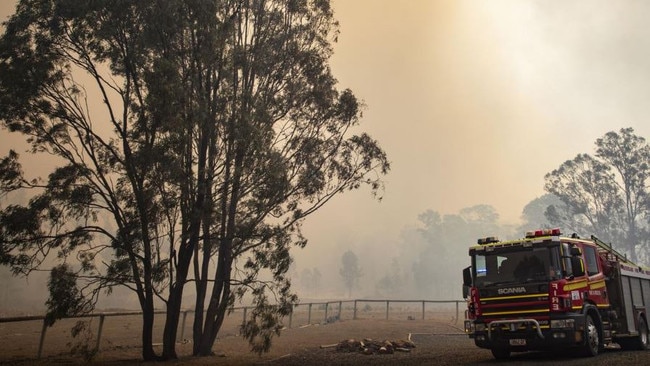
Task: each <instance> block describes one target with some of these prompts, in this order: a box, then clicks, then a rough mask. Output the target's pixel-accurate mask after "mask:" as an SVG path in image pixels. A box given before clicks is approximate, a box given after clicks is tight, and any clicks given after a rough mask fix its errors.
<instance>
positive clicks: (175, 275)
mask: <svg viewBox="0 0 650 366" xmlns="http://www.w3.org/2000/svg"><path fill="white" fill-rule="evenodd" d="M337 34H338V29H337V23H336V21H335V20H334V17H333V12H332V9H331V8H330V4H329V1H323V0H319V1H244V0H238V1H234V0H231V1H191V0H170V1H162V0H143V1H135V0H131V1H129V0H105V1H93V2H83V3H77V2H72V1H66V0H58V1H50V0H47V1H46V0H23V1H21V2H20V3H19V5H18V8H17V12H16V14H15V15H14V16H12V17H11V18H10V19H9V21H8V22H7V24H6V32H5V34H3V35H2V38H1V39H0V121H2V124H3V126H5V127H6V128H7V129H9V130H10V131H12V132H16V133H20V134H22V135H24V136H26V137H27V138H28V141H29V143H30V144H31V147H32V152H33V153H36V154H44V155H51V156H54V157H56V160H53V161H54V162H55V163H54V164H57V165H58V166H56V167H54V168H53V170H52V173H51V174H50V175H49V176H48V178H47V181H45V182H43V181H42V180H39V179H33V180H32V179H29V178H27V177H25V176H24V173H23V172H22V169H21V166H20V164H19V157H18V154H16V153H14V152H11V153H10V155H9V156H7V157H6V158H4V159H3V160H2V165H1V166H0V168H2V173H1V174H0V178H2V185H1V187H2V189H3V192H4V193H7V192H16V191H21V190H27V191H29V192H31V194H32V198H31V200H30V201H29V203H27V204H22V205H21V204H18V203H14V204H10V205H7V206H6V207H2V212H1V213H0V220H1V221H0V230H2V252H1V253H0V255H1V256H0V258H1V260H2V262H3V263H7V264H10V265H12V266H13V268H14V269H15V270H16V271H23V272H29V271H30V270H32V269H34V268H37V267H39V266H40V265H41V264H42V263H43V261H44V260H46V258H47V259H48V260H50V259H49V258H50V257H51V255H50V253H52V254H57V256H56V259H58V260H59V262H61V265H62V266H63V267H60V268H59V269H58V270H56V271H53V272H52V273H53V275H58V276H73V277H74V278H75V280H77V284H78V286H80V288H77V287H76V286H71V285H70V283H69V282H68V281H58V282H54V283H64V284H65V286H59V287H58V288H59V290H60V289H61V288H63V289H68V290H67V291H68V292H70V294H72V295H74V296H73V297H72V298H73V299H78V301H77V303H76V304H68V305H66V306H67V307H68V310H67V311H68V312H69V311H71V310H75V309H76V310H78V309H86V308H87V307H86V306H81V305H83V304H80V303H82V302H83V301H87V300H88V296H90V298H91V299H96V298H97V296H98V293H99V291H100V290H101V289H102V288H107V289H110V288H112V287H113V286H116V285H123V286H127V287H129V288H131V289H133V290H134V291H135V292H136V294H137V296H138V299H139V300H140V306H141V307H142V310H143V334H142V337H143V338H142V339H143V357H144V358H145V359H155V358H157V357H158V356H157V355H156V354H155V352H154V351H153V348H152V326H153V320H154V311H153V310H154V299H159V300H160V301H162V302H164V303H165V305H166V309H167V311H166V322H165V330H164V336H163V354H162V358H165V359H168V358H175V357H176V350H175V341H176V329H177V327H178V320H179V312H180V310H181V306H182V305H183V304H182V300H183V293H184V292H183V291H184V289H185V286H186V284H187V283H188V282H192V283H193V284H194V287H195V289H196V294H197V297H196V302H195V303H194V304H193V308H194V310H195V312H196V313H195V314H196V317H195V320H194V326H193V330H194V335H193V336H194V342H193V344H194V354H196V355H206V354H210V353H211V348H212V346H213V344H214V342H215V340H216V337H217V334H218V332H219V330H220V327H221V324H222V322H223V320H224V318H225V316H226V315H227V312H228V310H229V309H231V308H232V306H233V305H234V303H235V301H237V300H242V299H244V297H245V296H247V295H250V299H251V300H252V301H253V303H254V304H255V309H254V310H253V311H252V312H251V316H250V318H249V319H248V320H247V321H246V322H245V324H244V325H243V327H242V331H243V332H242V333H243V334H244V336H245V337H246V338H248V339H249V341H250V342H251V345H252V349H253V350H255V351H257V352H263V351H267V350H268V349H269V347H270V341H271V338H272V336H273V335H274V334H276V333H278V332H279V329H280V328H281V319H282V317H283V316H284V315H286V314H288V313H289V311H291V308H292V306H293V304H294V303H295V302H296V301H297V298H296V296H295V295H294V294H293V293H292V292H291V289H290V283H289V281H288V279H287V277H286V271H287V269H288V268H289V265H290V263H291V256H290V248H292V247H293V246H297V247H301V246H304V245H306V243H307V239H306V238H305V237H304V236H303V235H302V233H301V230H300V228H301V224H302V223H303V221H304V220H305V219H306V218H307V217H308V216H309V215H310V214H311V213H313V212H315V211H316V210H318V209H319V208H320V207H322V206H323V205H324V204H326V203H327V202H328V201H329V200H330V199H331V198H332V197H333V196H335V195H336V194H338V193H342V192H344V191H347V190H352V189H357V188H360V187H361V186H362V185H368V186H369V187H370V189H371V191H372V192H373V194H377V193H378V192H380V191H381V190H382V188H383V186H382V181H381V176H382V175H384V174H386V173H387V172H388V170H389V162H388V160H387V157H386V155H385V153H384V152H383V150H382V149H381V148H380V147H379V145H378V143H377V142H376V141H375V140H373V139H372V138H371V137H370V136H368V135H367V134H365V133H363V132H361V131H359V130H358V127H356V126H357V125H358V123H359V119H360V115H361V109H362V104H361V103H360V102H359V101H358V100H357V98H356V97H355V96H354V94H353V93H352V92H351V91H349V90H338V89H337V81H336V79H335V78H334V77H333V75H332V74H331V71H330V69H329V66H328V61H329V58H330V56H331V54H332V43H333V42H334V41H335V40H336V37H337ZM97 101H100V102H101V103H96V102H97ZM353 132H357V134H354V133H353ZM55 252H56V253H55ZM72 259H77V260H79V262H78V265H75V263H74V261H72ZM52 260H54V259H52ZM68 262H69V263H68ZM70 264H72V265H73V266H72V267H71V266H70ZM57 268H58V267H57ZM71 268H74V269H75V270H74V271H73V270H72V269H71ZM80 294H81V295H82V296H80ZM247 299H248V297H247ZM65 313H66V310H65V309H56V312H54V314H58V316H61V315H63V314H65Z"/></svg>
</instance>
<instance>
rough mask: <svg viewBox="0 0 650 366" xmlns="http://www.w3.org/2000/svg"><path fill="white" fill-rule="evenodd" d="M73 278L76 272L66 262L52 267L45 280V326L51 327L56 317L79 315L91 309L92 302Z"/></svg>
mask: <svg viewBox="0 0 650 366" xmlns="http://www.w3.org/2000/svg"><path fill="white" fill-rule="evenodd" d="M75 280H76V274H75V273H74V272H72V271H71V270H70V267H69V266H68V265H66V264H61V265H59V266H57V267H54V268H53V269H52V272H51V273H50V279H49V280H48V282H47V287H48V290H49V292H50V296H49V298H48V299H47V301H46V302H45V304H46V305H47V313H46V314H45V324H46V325H47V326H49V327H51V326H52V325H54V322H55V321H56V320H58V319H61V318H64V317H70V316H74V315H81V314H84V313H87V312H89V311H90V310H91V309H92V306H91V305H92V304H90V303H89V302H88V299H86V297H84V295H83V293H82V291H81V290H80V289H79V288H78V287H77V283H76V281H75Z"/></svg>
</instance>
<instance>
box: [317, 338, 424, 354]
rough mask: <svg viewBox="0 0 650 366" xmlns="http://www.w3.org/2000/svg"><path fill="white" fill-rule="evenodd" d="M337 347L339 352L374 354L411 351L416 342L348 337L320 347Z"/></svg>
mask: <svg viewBox="0 0 650 366" xmlns="http://www.w3.org/2000/svg"><path fill="white" fill-rule="evenodd" d="M334 347H336V351H337V352H359V353H362V354H364V355H373V354H382V355H385V354H392V353H394V352H395V351H398V352H410V351H411V349H413V348H415V343H413V342H411V341H405V340H396V341H388V340H384V341H375V340H373V339H370V338H364V339H363V340H361V341H359V340H356V339H346V340H343V341H340V342H339V343H337V344H326V345H322V346H320V348H334Z"/></svg>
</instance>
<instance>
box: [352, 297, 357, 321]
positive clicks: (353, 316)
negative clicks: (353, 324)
mask: <svg viewBox="0 0 650 366" xmlns="http://www.w3.org/2000/svg"><path fill="white" fill-rule="evenodd" d="M352 319H353V320H357V300H354V312H353V315H352Z"/></svg>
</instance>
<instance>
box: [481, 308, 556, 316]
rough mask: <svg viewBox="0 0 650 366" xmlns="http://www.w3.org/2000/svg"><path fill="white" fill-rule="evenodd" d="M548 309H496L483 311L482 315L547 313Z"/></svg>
mask: <svg viewBox="0 0 650 366" xmlns="http://www.w3.org/2000/svg"><path fill="white" fill-rule="evenodd" d="M548 312H549V310H548V309H538V310H520V311H497V312H493V313H483V316H488V315H504V314H530V313H548Z"/></svg>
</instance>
